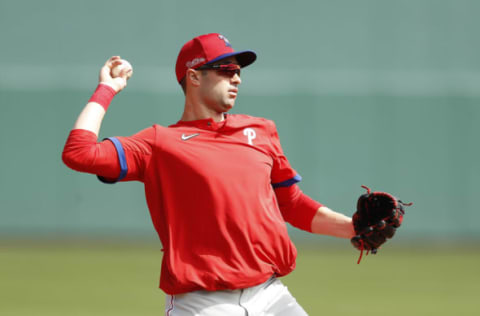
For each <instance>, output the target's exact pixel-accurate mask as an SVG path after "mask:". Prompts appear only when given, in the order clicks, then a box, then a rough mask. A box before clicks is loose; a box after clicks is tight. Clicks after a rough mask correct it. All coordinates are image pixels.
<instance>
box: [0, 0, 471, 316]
mask: <svg viewBox="0 0 480 316" xmlns="http://www.w3.org/2000/svg"><path fill="white" fill-rule="evenodd" d="M479 12H480V2H478V1H475V0H415V1H413V0H396V1H393V0H363V1H356V0H335V1H334V0H321V1H319V0H307V1H302V0H299V1H295V2H293V1H273V0H265V1H253V0H244V1H222V2H219V1H212V0H203V1H163V0H162V1H160V0H157V1H153V0H152V1H147V0H138V1H135V2H132V1H126V0H117V1H93V0H84V1H70V0H63V1H59V0H44V1H32V0H27V1H13V0H0V48H1V49H0V56H1V59H0V144H1V148H2V150H1V155H0V314H1V315H163V306H164V302H163V294H162V293H161V291H160V290H158V288H157V285H158V278H159V271H160V261H161V253H160V251H159V250H160V248H161V246H160V243H159V241H158V237H157V236H156V234H155V232H154V229H153V226H152V224H151V222H150V217H149V214H148V209H147V207H146V203H145V200H144V194H143V186H142V185H141V183H122V184H116V185H105V184H103V183H100V182H99V181H98V180H97V179H96V177H95V176H92V175H88V174H80V173H76V172H74V171H72V170H70V169H68V168H67V167H66V166H65V165H63V163H62V161H61V153H62V149H63V145H64V143H65V140H66V137H67V135H68V133H69V131H70V129H71V127H72V126H73V123H74V121H75V119H76V117H77V115H78V114H79V113H80V111H81V110H82V108H83V106H84V105H85V103H86V102H87V101H88V99H89V97H90V95H91V93H92V92H93V90H94V89H95V87H96V84H97V78H98V72H99V69H100V67H101V66H102V65H103V63H104V62H105V60H107V59H108V58H109V57H110V56H112V55H120V56H122V58H125V59H127V60H129V61H130V62H131V63H132V65H133V67H134V75H133V77H132V79H131V80H130V81H129V83H128V87H127V89H126V90H124V91H122V92H121V93H120V94H119V95H118V96H117V97H116V98H115V100H114V101H113V104H112V106H111V107H110V109H109V111H108V114H107V116H106V118H105V120H104V123H103V126H102V130H101V134H100V138H104V137H109V136H126V135H131V134H134V133H136V132H137V131H139V130H141V129H143V128H145V127H147V126H150V125H152V124H160V125H165V126H166V125H170V124H172V123H175V122H177V121H178V120H179V118H180V115H181V113H182V108H183V94H182V92H181V89H180V88H179V86H178V84H177V83H176V80H175V72H174V65H175V61H176V57H177V54H178V51H179V50H180V48H181V46H182V45H183V44H184V43H185V42H186V41H188V40H190V39H191V38H193V37H195V36H197V35H199V34H204V33H210V32H218V33H222V34H223V35H225V36H226V37H227V38H228V39H229V41H230V43H231V44H232V45H233V47H234V49H236V50H243V49H251V50H254V51H255V52H256V53H257V55H258V59H257V61H256V62H255V63H254V64H253V65H252V66H250V67H248V68H246V69H245V70H243V71H242V84H241V86H240V94H239V98H238V100H237V103H236V105H235V108H234V110H233V111H232V112H234V113H245V114H250V115H255V116H262V117H266V118H269V119H272V120H274V121H275V122H276V124H277V128H278V130H279V135H280V138H281V141H282V145H283V149H284V151H285V153H286V155H287V157H288V158H289V160H290V162H291V164H292V165H293V166H294V168H295V169H296V170H297V171H298V172H299V173H300V174H301V175H302V177H303V181H302V182H301V184H300V186H301V188H302V190H303V191H304V192H306V193H307V194H309V195H310V196H312V197H313V198H315V199H317V200H318V201H320V202H322V203H324V204H326V205H327V206H329V207H330V208H332V209H334V210H337V211H340V212H342V213H345V214H347V215H351V214H352V213H353V211H354V207H355V204H356V200H357V198H358V196H359V195H360V194H363V193H364V190H363V189H362V188H361V187H360V186H361V185H362V184H363V185H367V186H369V187H371V188H372V189H374V190H379V191H387V192H391V193H392V194H394V195H396V196H398V197H401V198H402V200H404V201H406V202H413V203H414V205H413V206H412V207H410V208H408V209H407V214H406V217H405V220H404V225H403V226H402V227H401V229H400V230H399V231H398V233H397V236H396V238H395V239H394V240H392V241H391V242H389V243H388V244H387V245H385V247H384V248H382V249H381V250H380V251H379V254H378V255H376V256H368V257H366V258H364V259H363V262H362V263H361V264H360V265H357V264H356V260H357V256H358V253H357V252H356V251H355V250H354V249H353V248H352V247H351V246H350V244H349V242H348V241H346V240H336V239H334V238H330V237H325V236H313V235H310V234H307V233H304V232H300V231H298V230H296V229H293V228H292V229H291V230H290V232H291V236H292V238H293V239H294V241H295V242H296V244H297V246H298V248H299V258H298V268H297V270H296V271H295V272H294V273H292V274H291V275H290V276H288V277H287V278H285V283H286V284H287V285H288V286H289V288H290V290H291V292H292V293H293V294H294V295H295V296H296V297H297V299H298V301H299V302H300V303H301V304H302V305H303V306H304V308H305V309H306V310H307V312H309V314H310V315H321V314H329V315H346V314H352V313H355V314H356V315H383V314H384V312H385V309H388V310H389V313H390V314H391V315H405V314H407V313H408V314H410V315H451V314H452V313H454V312H455V313H456V314H458V315H473V314H474V311H475V310H478V307H480V304H479V303H478V299H476V297H478V295H479V294H480V285H479V284H480V274H479V272H478V267H479V265H480V251H479V249H480V248H479V241H480V215H479V212H478V209H477V208H478V207H477V204H476V202H477V201H478V196H479V194H480V184H479V180H478V179H479V176H480V166H479V161H480V148H479V141H478V137H479V135H480V127H479V123H480V106H479V101H480V61H479V58H478V56H479V55H480V41H479V37H478V33H477V32H478V30H479V29H480V20H479V19H478V14H479ZM372 275H373V276H375V280H371V277H372ZM377 301H378V302H377ZM372 308H375V309H374V310H372Z"/></svg>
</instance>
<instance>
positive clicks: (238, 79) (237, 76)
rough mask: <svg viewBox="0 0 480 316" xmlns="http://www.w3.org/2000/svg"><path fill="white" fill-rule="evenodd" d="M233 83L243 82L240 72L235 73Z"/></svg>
mask: <svg viewBox="0 0 480 316" xmlns="http://www.w3.org/2000/svg"><path fill="white" fill-rule="evenodd" d="M232 83H234V84H236V85H239V84H241V83H242V79H241V78H240V76H239V75H238V74H235V75H233V77H232Z"/></svg>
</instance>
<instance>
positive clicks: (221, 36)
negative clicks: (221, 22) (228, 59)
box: [218, 34, 232, 47]
mask: <svg viewBox="0 0 480 316" xmlns="http://www.w3.org/2000/svg"><path fill="white" fill-rule="evenodd" d="M218 38H219V39H221V40H223V41H224V42H225V46H227V47H232V44H230V42H229V41H228V39H227V38H226V37H225V36H223V35H221V34H220V35H218Z"/></svg>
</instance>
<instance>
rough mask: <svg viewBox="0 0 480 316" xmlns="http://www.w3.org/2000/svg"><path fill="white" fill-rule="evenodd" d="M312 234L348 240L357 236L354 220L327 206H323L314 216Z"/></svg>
mask: <svg viewBox="0 0 480 316" xmlns="http://www.w3.org/2000/svg"><path fill="white" fill-rule="evenodd" d="M311 232H312V233H314V234H321V235H329V236H334V237H339V238H348V239H350V238H352V237H353V236H355V230H354V229H353V223H352V218H351V217H348V216H346V215H344V214H342V213H338V212H335V211H332V210H331V209H329V208H328V207H326V206H321V207H320V208H319V209H318V210H317V212H316V213H315V215H314V216H313V219H312V224H311Z"/></svg>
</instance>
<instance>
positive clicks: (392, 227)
mask: <svg viewBox="0 0 480 316" xmlns="http://www.w3.org/2000/svg"><path fill="white" fill-rule="evenodd" d="M362 187H363V188H365V189H366V190H367V193H366V194H363V195H361V196H360V197H359V198H358V201H357V211H356V212H355V214H353V217H352V221H353V227H354V229H355V234H356V235H355V236H354V237H353V238H352V239H351V242H352V245H353V246H354V247H355V248H357V249H358V250H360V251H361V252H360V258H359V259H358V263H360V260H361V259H362V255H363V251H364V250H366V251H367V254H368V252H370V251H371V252H372V253H373V254H376V253H377V251H378V248H380V246H381V245H383V244H384V243H385V242H386V241H387V240H388V239H390V238H392V237H393V236H394V235H395V232H396V230H397V228H398V227H400V225H401V224H402V221H403V215H404V214H405V210H404V207H405V206H410V205H412V203H409V204H406V203H403V202H402V201H400V200H399V199H397V198H396V197H394V196H393V195H391V194H389V193H386V192H371V191H370V189H369V188H367V187H366V186H362Z"/></svg>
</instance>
